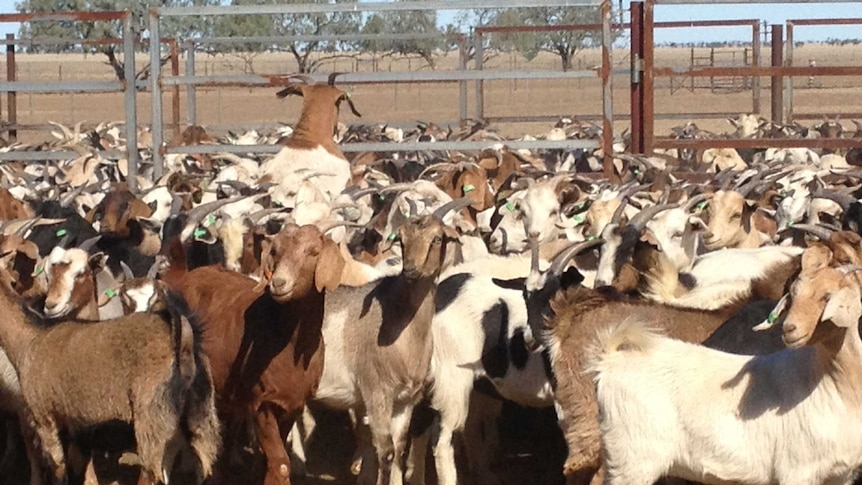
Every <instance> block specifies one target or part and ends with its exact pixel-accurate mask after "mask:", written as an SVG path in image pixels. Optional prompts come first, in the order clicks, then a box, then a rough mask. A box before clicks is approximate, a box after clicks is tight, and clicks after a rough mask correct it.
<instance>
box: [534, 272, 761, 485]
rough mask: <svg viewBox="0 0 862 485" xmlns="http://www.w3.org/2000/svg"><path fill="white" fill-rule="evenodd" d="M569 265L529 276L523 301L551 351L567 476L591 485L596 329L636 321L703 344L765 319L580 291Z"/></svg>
mask: <svg viewBox="0 0 862 485" xmlns="http://www.w3.org/2000/svg"><path fill="white" fill-rule="evenodd" d="M566 256H567V257H568V255H566ZM561 258H562V255H561ZM566 264H567V262H566V259H565V258H562V259H561V261H560V262H558V263H557V264H555V265H553V266H552V267H551V268H550V269H549V270H548V271H545V272H543V273H539V272H538V271H537V270H534V271H533V272H531V274H530V276H529V277H528V278H527V281H526V285H525V293H524V297H525V301H526V306H527V315H528V323H529V325H530V328H531V330H532V333H533V335H539V336H541V339H542V342H543V343H544V345H545V347H546V348H548V349H549V351H550V357H551V359H550V360H551V368H552V370H553V375H554V378H555V379H556V388H555V397H554V399H555V404H556V406H557V412H558V419H559V420H560V427H561V428H562V430H563V434H564V435H565V438H566V442H567V443H568V446H569V454H568V458H567V460H566V464H565V467H564V473H565V474H566V475H567V476H568V477H569V478H570V479H571V480H572V482H573V483H583V484H587V483H590V480H591V479H592V478H593V476H594V475H595V474H596V472H597V471H598V469H599V451H600V443H599V430H598V422H597V421H596V420H595V415H596V413H597V404H596V401H595V394H594V389H593V386H592V383H591V382H590V380H589V378H588V377H587V376H586V375H585V374H584V372H583V371H584V365H585V360H584V358H585V357H584V356H585V353H584V352H585V349H586V346H587V345H588V344H589V341H590V338H591V337H592V336H593V335H594V334H595V332H596V330H597V329H599V328H603V327H605V326H608V325H612V324H613V323H614V322H619V321H621V320H623V319H625V318H627V317H629V316H632V315H634V316H637V317H639V318H641V319H643V320H648V321H650V322H656V323H657V324H659V325H661V326H662V327H663V328H665V329H667V330H668V331H669V333H670V334H671V335H674V336H676V337H677V338H680V339H683V340H686V341H690V342H701V341H703V340H704V339H706V338H707V337H708V336H709V335H710V334H711V333H712V332H713V331H714V330H715V329H716V328H718V326H719V325H721V324H722V323H723V322H725V321H726V320H728V318H730V317H731V316H733V317H734V318H736V319H751V320H752V323H753V322H755V321H761V320H762V319H763V317H764V315H763V314H762V313H757V311H758V310H761V309H760V308H757V309H752V310H750V311H749V310H748V309H746V310H744V311H740V310H741V309H743V307H744V306H745V305H746V302H745V301H744V300H742V301H737V302H732V303H731V304H729V305H726V306H724V307H722V308H720V309H718V310H713V311H704V310H695V309H685V308H674V307H670V306H666V305H660V304H655V303H649V302H644V301H624V300H622V299H621V297H620V295H618V294H616V293H615V292H614V291H611V290H608V289H606V288H605V289H599V290H590V289H587V288H585V287H583V286H580V285H579V284H577V283H578V282H580V281H581V280H582V277H581V276H580V275H579V274H577V270H576V269H574V268H569V269H568V270H565V271H563V270H564V269H565V267H566ZM549 301H550V303H548V302H549Z"/></svg>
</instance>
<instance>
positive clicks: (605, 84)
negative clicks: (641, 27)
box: [602, 0, 618, 182]
mask: <svg viewBox="0 0 862 485" xmlns="http://www.w3.org/2000/svg"><path fill="white" fill-rule="evenodd" d="M611 13H612V12H611V2H610V0H604V1H603V2H602V111H603V114H602V151H603V152H604V155H605V158H604V161H603V164H602V168H603V169H604V174H605V178H607V179H608V180H609V181H611V182H616V181H618V180H617V177H616V174H615V173H614V76H613V73H612V72H611V65H612V60H613V43H614V42H613V36H612V35H611V24H612V23H613V20H614V19H613V18H612V15H611Z"/></svg>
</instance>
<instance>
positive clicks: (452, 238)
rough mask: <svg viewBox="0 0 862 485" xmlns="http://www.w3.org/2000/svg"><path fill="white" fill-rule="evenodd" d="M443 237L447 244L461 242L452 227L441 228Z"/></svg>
mask: <svg viewBox="0 0 862 485" xmlns="http://www.w3.org/2000/svg"><path fill="white" fill-rule="evenodd" d="M443 235H444V236H446V240H447V241H449V242H461V238H460V236H459V235H458V231H457V230H455V228H454V227H449V226H445V227H443Z"/></svg>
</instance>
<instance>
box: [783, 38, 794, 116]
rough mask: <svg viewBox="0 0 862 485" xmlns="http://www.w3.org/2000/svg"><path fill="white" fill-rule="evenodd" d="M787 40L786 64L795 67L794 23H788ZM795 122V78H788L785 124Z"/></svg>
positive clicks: (786, 83) (786, 82)
mask: <svg viewBox="0 0 862 485" xmlns="http://www.w3.org/2000/svg"><path fill="white" fill-rule="evenodd" d="M784 35H786V36H787V38H786V39H785V41H784V49H785V56H784V63H783V64H782V65H786V66H787V67H792V66H793V23H791V22H787V30H786V31H785V34H784ZM792 121H793V77H792V76H787V77H786V78H785V79H784V122H785V123H791V122H792Z"/></svg>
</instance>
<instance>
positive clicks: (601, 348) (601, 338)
mask: <svg viewBox="0 0 862 485" xmlns="http://www.w3.org/2000/svg"><path fill="white" fill-rule="evenodd" d="M660 338H661V334H660V332H659V330H657V329H655V328H652V327H650V326H648V325H645V324H644V323H642V322H638V321H635V320H634V319H632V318H627V319H625V320H623V321H622V322H620V323H619V324H615V325H611V326H608V327H606V328H602V329H599V331H598V332H597V335H596V340H595V343H594V345H593V346H592V347H591V348H590V349H589V351H588V356H589V361H588V362H589V363H588V365H587V369H588V370H589V371H591V372H595V373H598V372H601V371H602V370H603V369H604V368H605V364H606V363H609V362H610V361H612V360H615V359H616V358H622V359H625V355H623V354H625V353H631V352H640V353H644V352H649V351H651V350H652V349H653V348H654V347H655V346H656V344H657V343H658V342H659V339H660Z"/></svg>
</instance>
